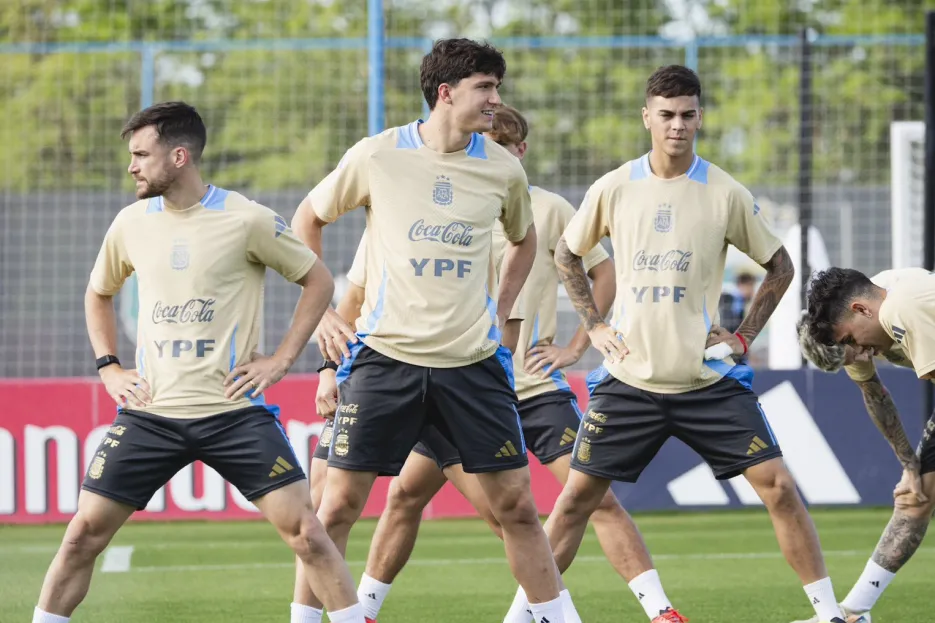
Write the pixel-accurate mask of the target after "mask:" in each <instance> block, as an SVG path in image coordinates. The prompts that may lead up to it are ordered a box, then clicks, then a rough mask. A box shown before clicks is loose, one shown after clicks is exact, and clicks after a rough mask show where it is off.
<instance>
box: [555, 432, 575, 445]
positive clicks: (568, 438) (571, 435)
mask: <svg viewBox="0 0 935 623" xmlns="http://www.w3.org/2000/svg"><path fill="white" fill-rule="evenodd" d="M577 436H578V432H577V431H573V430H571V429H570V428H566V429H565V432H564V433H562V440H561V441H560V442H559V444H558V445H559V446H567V445H568V444H570V443H575V437H577Z"/></svg>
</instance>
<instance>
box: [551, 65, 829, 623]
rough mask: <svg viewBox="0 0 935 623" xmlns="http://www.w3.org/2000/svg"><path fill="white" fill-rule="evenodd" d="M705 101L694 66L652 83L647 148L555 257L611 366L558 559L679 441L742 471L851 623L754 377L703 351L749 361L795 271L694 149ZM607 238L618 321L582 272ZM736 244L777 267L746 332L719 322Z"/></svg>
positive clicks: (769, 267)
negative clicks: (604, 310) (621, 486)
mask: <svg viewBox="0 0 935 623" xmlns="http://www.w3.org/2000/svg"><path fill="white" fill-rule="evenodd" d="M700 99H701V82H700V81H699V79H698V76H697V75H696V74H695V73H694V72H693V71H691V70H690V69H688V68H686V67H683V66H680V65H671V66H667V67H662V68H660V69H658V70H657V71H656V72H655V73H653V75H652V76H651V77H650V78H649V80H648V83H647V87H646V105H645V107H644V108H643V124H644V126H645V127H646V129H647V130H649V132H650V135H651V139H652V151H651V152H649V153H648V154H646V155H644V156H642V157H641V158H639V159H637V160H632V161H630V162H627V163H626V164H624V165H623V166H621V167H620V168H618V169H616V170H614V171H612V172H610V173H608V174H607V175H605V176H604V177H602V178H601V179H599V180H598V181H597V182H595V183H594V185H593V186H591V188H590V189H589V190H588V192H587V195H586V196H585V199H584V201H583V203H582V206H581V209H580V210H578V212H577V213H576V214H575V217H574V218H573V219H572V220H571V223H570V224H569V225H568V228H567V229H566V230H565V233H564V235H563V236H562V239H561V240H560V241H559V243H558V245H557V247H556V250H555V262H556V264H558V268H559V274H560V275H561V277H562V280H563V281H564V283H565V289H566V290H567V291H568V295H569V297H570V298H571V300H572V302H573V303H574V305H575V308H576V309H577V311H578V314H579V315H580V317H581V320H582V323H583V324H584V326H585V328H586V329H587V331H588V334H589V335H590V337H591V343H592V344H593V345H594V346H595V347H596V348H597V349H598V350H599V351H600V352H601V353H603V355H604V363H603V365H602V366H601V367H600V368H598V369H597V370H596V371H595V372H593V373H592V374H591V375H590V376H589V379H588V381H589V383H588V384H589V389H590V393H591V400H590V402H589V405H588V412H587V414H586V416H585V417H584V419H583V420H582V423H581V428H580V430H579V433H578V440H577V442H576V448H575V454H574V457H573V458H572V464H571V473H570V474H569V477H568V482H567V483H566V485H565V488H564V489H563V490H562V493H561V494H560V496H559V498H558V501H557V502H556V505H555V509H554V510H553V511H552V516H551V517H550V524H551V525H550V533H549V535H550V540H551V543H552V546H553V548H554V549H556V550H563V549H565V548H571V549H572V550H574V549H577V547H578V545H579V544H580V542H581V537H582V535H583V533H584V529H585V526H586V524H587V520H588V517H589V516H590V514H591V512H592V511H593V510H594V508H595V507H596V506H597V505H598V504H599V503H600V500H601V499H602V498H603V496H604V494H605V492H606V491H607V488H608V486H609V485H610V483H611V481H613V480H619V481H624V482H636V480H637V478H639V475H640V473H641V472H642V471H643V469H644V468H645V467H646V465H647V464H648V463H649V462H650V461H651V460H652V458H653V457H654V456H655V455H656V453H657V452H658V451H659V448H660V447H661V446H662V444H663V443H664V442H665V441H666V440H667V439H668V438H669V437H672V436H674V437H677V438H678V439H681V440H682V441H684V442H685V443H686V444H688V446H689V447H691V448H692V449H693V450H695V452H697V453H698V454H700V455H701V456H702V458H704V460H705V461H706V462H707V463H708V465H709V466H710V467H711V468H712V470H713V471H714V474H715V476H716V477H717V478H719V479H725V478H731V477H734V476H737V475H740V474H743V476H744V477H745V478H746V479H747V481H748V482H749V483H750V484H751V485H752V486H753V488H754V489H755V490H756V492H757V494H758V495H759V497H760V499H761V500H762V501H763V503H764V504H765V505H766V508H767V510H768V511H769V514H770V517H771V519H772V521H773V526H774V528H775V531H776V537H777V539H778V541H779V545H780V548H781V549H782V552H783V554H784V555H785V557H786V560H787V561H788V562H789V564H790V566H791V567H792V568H793V569H794V570H795V572H796V573H797V574H798V576H799V578H800V579H801V580H802V582H803V584H804V585H805V592H806V594H807V595H808V598H809V601H810V603H812V604H813V605H814V608H815V611H816V613H817V614H818V617H819V620H820V621H826V622H827V621H832V622H834V621H840V620H841V619H842V614H841V611H840V609H839V607H838V604H837V601H836V600H835V598H834V591H833V588H832V585H831V580H830V579H829V578H828V573H827V571H826V569H825V564H824V560H823V557H822V553H821V546H820V544H819V541H818V534H817V532H816V530H815V527H814V524H813V523H812V520H811V518H810V517H809V514H808V512H807V511H806V509H805V505H804V504H803V503H802V500H801V498H800V497H799V494H798V492H797V491H796V486H795V481H794V480H793V478H792V476H791V474H790V473H789V471H788V470H787V468H786V467H785V465H784V463H783V461H782V459H781V452H780V449H779V446H778V444H777V442H776V439H775V437H774V436H773V434H772V431H771V430H770V427H769V424H768V423H767V421H766V417H765V415H764V414H763V412H762V410H761V409H760V406H759V403H758V401H757V396H756V394H754V393H753V391H752V389H751V380H752V375H753V371H752V370H751V369H750V368H749V367H747V366H743V365H736V364H735V362H734V360H733V359H732V357H731V355H729V354H728V355H727V356H724V355H721V356H722V357H723V359H720V358H710V359H708V358H706V355H705V351H706V347H716V348H713V349H712V351H716V350H718V349H719V348H720V349H724V348H726V350H727V352H728V353H733V355H734V356H740V355H743V354H744V353H746V351H747V345H748V344H749V343H751V342H752V341H753V340H754V338H756V336H757V335H758V334H759V332H760V330H761V329H762V328H763V326H764V325H765V324H766V321H767V320H768V319H769V317H770V314H772V312H773V310H774V309H775V307H776V305H777V303H778V302H779V299H780V297H781V296H782V294H783V292H785V290H786V289H787V288H788V286H789V283H790V281H791V280H792V274H793V267H792V263H791V261H790V260H789V256H788V254H787V252H786V250H785V249H784V248H783V247H782V243H781V242H780V240H779V239H778V238H776V236H775V235H773V233H772V231H771V230H770V228H769V226H768V225H767V224H766V222H765V221H764V219H763V216H762V215H761V214H760V210H759V208H758V207H757V205H756V203H755V202H754V200H753V197H752V196H751V194H750V192H749V191H748V190H747V189H746V188H744V187H743V186H741V185H740V184H739V183H738V182H736V181H735V180H734V179H733V178H731V177H730V176H729V175H728V174H727V173H725V172H724V171H723V170H721V169H720V168H718V167H717V166H715V165H713V164H711V163H709V162H707V161H705V160H703V159H702V158H700V157H699V156H697V155H696V154H695V153H694V151H693V149H692V145H693V141H694V139H695V134H696V132H697V131H698V130H699V129H700V128H701V123H702V108H701V104H700ZM606 235H610V238H611V243H612V244H613V247H614V250H615V255H616V258H617V260H616V262H615V266H616V270H617V297H616V299H615V301H614V315H613V319H612V322H611V324H606V323H605V322H604V320H603V317H602V316H601V314H600V313H599V311H598V309H597V307H596V305H595V303H594V299H593V296H592V294H591V290H590V288H589V287H588V281H587V276H586V275H585V272H584V267H583V265H582V262H581V257H582V256H583V255H585V254H586V253H587V252H588V251H589V250H590V249H591V248H592V247H593V246H594V245H595V244H596V243H597V241H598V240H600V239H601V238H603V237H604V236H606ZM728 244H733V245H734V246H735V247H737V248H738V249H739V250H740V251H742V252H744V253H745V254H747V255H748V256H749V257H751V258H752V259H753V260H754V261H756V262H757V263H758V264H760V265H761V266H763V267H764V268H765V269H766V277H765V279H764V281H763V284H762V285H761V286H760V289H759V291H758V292H757V294H756V297H755V298H754V300H753V302H752V304H751V306H750V310H749V312H748V313H747V315H746V316H745V317H744V320H743V322H742V323H741V325H740V327H739V329H738V331H737V333H736V334H731V333H729V332H727V331H726V330H724V329H722V328H720V327H717V326H716V325H717V322H718V315H717V305H718V298H719V295H720V291H721V284H722V281H723V273H724V261H725V257H726V254H727V246H728ZM722 344H724V345H727V346H726V347H724V346H719V345H722ZM708 357H714V355H713V353H712V354H710V355H708Z"/></svg>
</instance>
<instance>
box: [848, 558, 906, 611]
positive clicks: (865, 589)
mask: <svg viewBox="0 0 935 623" xmlns="http://www.w3.org/2000/svg"><path fill="white" fill-rule="evenodd" d="M895 577H896V574H895V573H893V572H892V571H887V570H886V569H884V568H883V567H881V566H880V565H878V564H877V563H875V562H873V561H872V560H868V561H867V566H866V567H864V572H863V573H861V574H860V579H859V580H857V583H856V584H854V588H852V589H851V592H850V593H848V594H847V597H845V598H844V601H842V602H841V605H842V606H844V607H845V608H847V609H848V610H850V611H851V612H870V610H871V609H872V608H873V606H874V605H875V604H876V603H877V600H878V599H879V598H880V595H882V594H883V591H885V590H886V587H887V586H889V585H890V582H892V581H893V578H895Z"/></svg>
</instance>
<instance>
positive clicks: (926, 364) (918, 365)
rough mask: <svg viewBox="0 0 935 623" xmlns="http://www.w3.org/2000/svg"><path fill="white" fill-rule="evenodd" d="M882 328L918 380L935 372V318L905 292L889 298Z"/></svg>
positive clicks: (885, 304) (884, 306) (883, 314)
mask: <svg viewBox="0 0 935 623" xmlns="http://www.w3.org/2000/svg"><path fill="white" fill-rule="evenodd" d="M880 324H881V325H882V326H883V329H884V330H885V331H886V333H887V334H888V335H889V336H890V337H891V338H893V341H895V342H896V343H897V344H899V345H901V346H902V347H903V350H904V351H905V352H906V354H907V355H908V356H909V359H910V361H912V368H913V369H914V370H915V373H916V376H918V377H919V378H922V377H923V376H925V375H927V374H928V373H929V372H932V371H933V370H935V314H933V313H932V310H930V309H928V306H926V305H923V304H922V303H921V302H920V301H918V300H914V299H913V298H912V297H911V296H908V295H907V294H906V293H905V292H893V291H890V293H889V294H888V295H887V297H886V300H884V301H883V304H882V305H881V306H880Z"/></svg>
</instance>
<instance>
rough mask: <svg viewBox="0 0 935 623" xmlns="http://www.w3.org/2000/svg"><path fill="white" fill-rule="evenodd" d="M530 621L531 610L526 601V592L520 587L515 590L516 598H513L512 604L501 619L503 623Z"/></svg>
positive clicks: (525, 622) (526, 622)
mask: <svg viewBox="0 0 935 623" xmlns="http://www.w3.org/2000/svg"><path fill="white" fill-rule="evenodd" d="M530 621H532V610H530V609H529V601H528V600H527V599H526V591H524V590H523V587H522V586H520V587H519V588H517V589H516V597H514V598H513V604H512V605H511V606H510V609H509V610H508V611H507V613H506V616H505V617H503V623H529V622H530Z"/></svg>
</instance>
